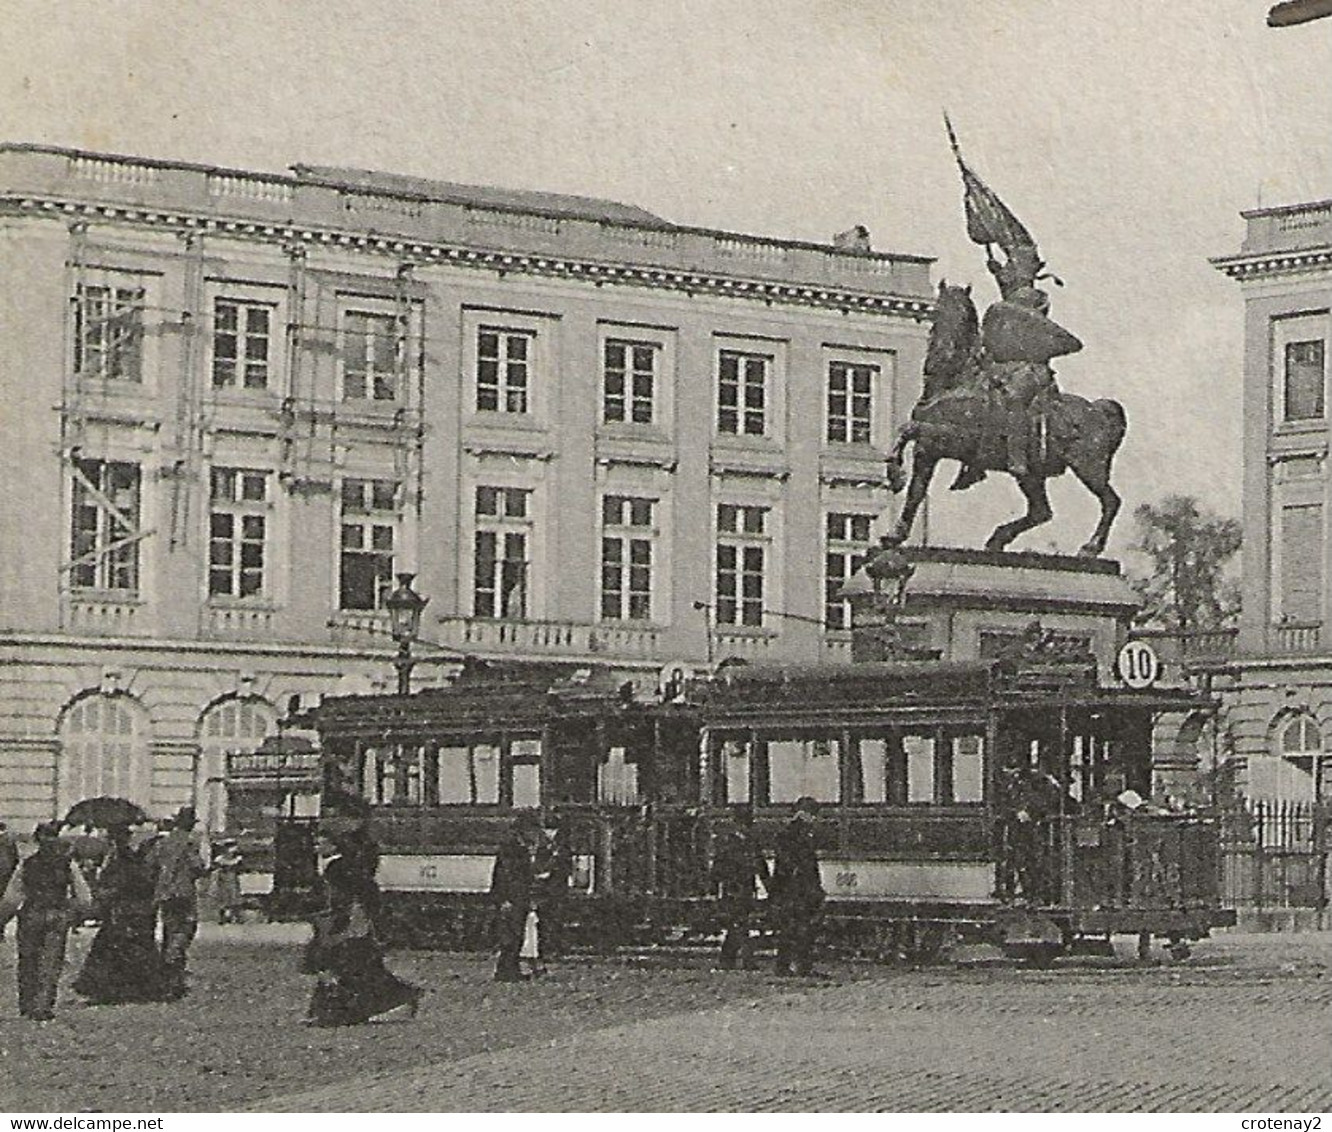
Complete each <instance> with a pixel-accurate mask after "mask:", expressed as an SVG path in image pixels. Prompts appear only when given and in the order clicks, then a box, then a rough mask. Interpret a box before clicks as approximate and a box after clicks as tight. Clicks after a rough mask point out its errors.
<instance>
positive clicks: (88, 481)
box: [70, 460, 140, 592]
mask: <svg viewBox="0 0 1332 1132" xmlns="http://www.w3.org/2000/svg"><path fill="white" fill-rule="evenodd" d="M73 487H74V490H73V509H72V515H71V524H70V527H71V530H70V562H71V565H70V585H71V586H72V587H74V588H76V589H96V590H120V591H126V592H134V591H136V590H137V589H138V588H139V539H140V534H139V500H140V475H139V465H138V464H129V463H124V462H121V461H115V460H75V461H74V484H73Z"/></svg>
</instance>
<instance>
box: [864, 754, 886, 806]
mask: <svg viewBox="0 0 1332 1132" xmlns="http://www.w3.org/2000/svg"><path fill="white" fill-rule="evenodd" d="M859 748H860V799H861V801H862V802H886V801H888V765H889V764H888V744H887V742H886V741H885V740H883V739H861V740H860V742H859Z"/></svg>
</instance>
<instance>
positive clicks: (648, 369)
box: [0, 145, 930, 828]
mask: <svg viewBox="0 0 1332 1132" xmlns="http://www.w3.org/2000/svg"><path fill="white" fill-rule="evenodd" d="M850 244H851V246H845V242H841V243H839V244H837V245H833V244H829V245H817V244H807V243H798V242H791V241H779V240H773V239H766V238H759V237H752V236H745V235H738V234H734V233H726V232H716V231H708V230H702V229H694V228H685V227H680V226H676V225H672V224H670V223H668V222H666V221H663V220H661V219H659V218H657V217H655V216H652V215H651V214H649V213H646V212H644V211H642V210H640V209H636V208H633V207H630V206H625V205H619V204H614V203H611V202H604V201H596V200H588V199H583V198H573V197H564V196H555V195H550V194H539V193H516V192H503V191H499V190H493V189H479V188H469V187H466V186H458V185H451V184H444V183H439V182H430V181H421V180H417V179H414V178H407V177H399V176H392V175H384V174H371V173H364V172H360V171H355V170H344V169H327V168H311V167H296V168H295V169H294V170H293V171H292V173H291V174H290V175H281V176H279V175H272V174H261V173H248V172H240V171H234V170H224V169H216V168H211V167H205V166H197V165H186V164H180V163H172V162H160V161H150V160H143V159H137V158H122V157H114V156H108V155H101V154H90V153H83V152H75V151H68V150H60V149H53V148H48V147H40V146H22V145H9V146H3V147H0V257H2V258H3V276H2V278H3V283H0V294H3V304H4V318H3V328H4V329H3V332H2V333H0V375H3V394H2V398H3V399H2V401H0V405H2V406H3V412H2V413H0V466H2V467H3V471H4V479H5V482H6V483H7V484H8V485H9V487H10V491H9V493H8V499H7V503H6V505H5V506H4V507H3V508H0V703H3V710H0V816H3V817H5V818H8V819H9V820H11V821H14V822H16V823H17V824H18V826H19V828H24V827H25V825H27V824H30V823H31V822H33V821H35V820H38V819H43V818H46V817H50V816H53V815H59V814H62V813H63V812H64V810H65V809H66V808H67V807H68V806H69V805H70V804H72V803H73V802H74V801H76V800H78V799H81V798H84V797H89V796H96V795H100V794H113V795H121V796H125V797H128V798H131V799H132V800H134V801H136V802H138V803H140V804H141V805H143V806H144V807H145V808H146V809H148V810H149V811H150V812H153V813H161V812H165V811H167V810H169V809H171V808H173V807H174V806H176V805H180V804H183V803H185V802H187V801H191V800H192V801H195V802H196V803H197V804H198V805H200V806H201V807H202V808H203V809H204V810H205V811H207V812H208V818H209V821H210V823H211V824H213V825H214V826H217V825H219V824H220V823H221V822H222V821H223V820H224V814H223V809H224V805H225V801H224V799H225V783H224V778H225V770H224V768H225V765H226V756H227V755H228V753H232V752H236V751H247V750H251V751H252V750H254V749H255V748H257V747H258V746H259V745H260V743H261V742H262V740H263V739H264V738H265V737H266V736H268V735H270V734H271V733H272V732H273V730H274V728H275V726H276V721H277V719H278V718H279V715H280V714H281V713H282V712H283V710H284V709H285V707H286V704H287V702H288V700H289V698H290V697H291V696H293V695H300V694H318V693H327V692H336V691H349V690H364V691H369V690H372V689H376V688H383V689H387V687H388V686H389V682H390V680H391V676H392V670H391V668H390V665H389V663H388V661H389V659H390V657H391V652H392V649H391V644H392V642H391V641H390V640H389V637H388V635H387V618H386V615H385V613H384V611H383V600H384V597H385V595H386V594H387V593H388V592H389V590H390V589H391V588H392V586H393V585H394V578H395V575H396V574H397V573H399V572H410V573H414V574H415V575H416V582H415V586H416V589H417V590H418V591H419V592H420V593H422V594H424V595H426V596H428V597H429V599H430V604H429V606H428V607H427V610H426V617H425V620H424V623H423V630H422V638H423V641H422V644H421V646H420V648H419V649H418V652H419V653H420V654H421V655H422V656H424V657H427V658H428V659H429V660H431V661H435V660H438V661H439V662H440V663H438V664H433V663H430V664H428V663H423V664H421V665H420V666H418V668H417V670H416V679H417V681H418V683H420V682H426V681H428V680H429V679H431V677H432V674H433V675H434V676H436V677H438V675H439V674H440V673H442V672H445V671H447V665H448V664H449V663H456V661H457V659H458V658H460V657H462V656H464V655H475V656H483V657H494V656H512V657H524V658H543V657H544V658H564V659H585V660H588V661H593V660H596V661H608V662H611V663H614V664H616V665H620V666H623V667H624V668H625V669H626V670H630V671H634V672H637V673H639V674H640V676H641V677H642V678H643V679H645V680H649V679H655V674H656V672H657V671H658V670H659V669H660V668H661V667H662V666H663V665H664V664H666V663H667V662H672V661H679V662H683V663H685V664H688V665H696V666H702V665H706V664H709V663H715V662H716V661H719V660H721V659H723V658H724V657H726V656H733V655H734V656H743V657H746V658H767V659H792V660H803V661H819V660H839V659H849V652H850V645H849V632H848V630H849V621H848V614H847V610H846V608H845V603H843V602H841V601H840V600H838V599H836V598H835V597H834V596H833V595H834V594H835V592H836V589H837V587H838V586H839V585H840V584H841V582H842V581H843V580H844V579H845V577H847V576H848V575H849V573H850V572H851V571H852V570H853V569H854V568H855V566H856V565H857V564H858V561H859V557H860V556H861V555H862V554H863V553H864V550H865V548H866V547H867V546H868V545H869V543H870V542H871V540H872V539H873V538H874V537H875V536H876V535H877V533H878V527H879V525H880V520H881V518H884V517H885V512H886V509H887V507H888V503H889V498H890V497H889V495H888V492H887V490H886V487H885V485H884V482H883V464H882V455H883V450H884V448H885V447H886V446H887V445H888V444H889V443H890V441H891V434H892V432H893V431H894V429H895V427H896V426H897V424H898V423H900V421H901V419H902V418H903V417H904V415H905V413H906V412H908V411H909V409H910V407H911V406H912V404H913V403H914V401H915V399H916V396H917V394H918V391H919V374H920V368H921V361H922V357H923V353H924V346H925V339H926V325H925V320H926V319H927V317H928V313H929V299H930V287H929V279H928V274H929V261H928V260H926V259H924V258H922V257H918V256H907V255H895V254H884V253H876V252H872V251H869V250H868V249H867V248H866V247H864V246H863V241H858V240H853V241H850Z"/></svg>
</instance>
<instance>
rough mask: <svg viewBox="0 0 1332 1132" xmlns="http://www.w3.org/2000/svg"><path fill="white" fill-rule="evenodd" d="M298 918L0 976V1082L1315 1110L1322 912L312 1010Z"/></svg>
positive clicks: (1323, 959)
mask: <svg viewBox="0 0 1332 1132" xmlns="http://www.w3.org/2000/svg"><path fill="white" fill-rule="evenodd" d="M305 932H306V929H305V928H304V927H303V926H292V925H243V926H238V927H225V928H216V927H206V928H205V929H204V931H203V932H202V933H201V939H200V941H199V943H198V944H197V945H196V949H195V954H194V956H193V957H192V961H191V966H192V969H193V971H194V979H195V989H194V991H193V992H192V993H191V996H190V998H189V999H187V1000H186V1001H185V1003H180V1004H151V1005H145V1006H137V1007H86V1006H83V1005H81V1004H78V1003H77V1001H76V1000H75V999H74V996H72V995H71V994H69V993H65V994H64V995H63V996H62V1002H61V1008H60V1011H59V1013H58V1016H57V1019H56V1021H55V1022H52V1023H48V1024H45V1025H39V1024H33V1023H25V1022H23V1021H20V1020H18V1019H15V1018H13V1017H12V1013H13V1011H12V1003H11V1002H9V1001H8V1000H9V998H10V993H9V991H8V987H6V988H5V994H4V998H3V999H0V1108H10V1109H16V1110H26V1111H57V1110H63V1111H66V1112H69V1111H159V1112H160V1111H270V1112H306V1111H337V1112H436V1111H444V1112H447V1111H476V1112H484V1111H635V1112H645V1111H648V1112H650V1111H670V1112H711V1111H759V1112H768V1111H926V1112H928V1111H957V1112H975V1111H981V1112H1000V1111H1034V1112H1068V1111H1077V1112H1083V1111H1093V1112H1096V1111H1110V1112H1138V1111H1144V1112H1207V1111H1222V1112H1231V1111H1241V1112H1259V1113H1273V1112H1276V1113H1288V1114H1289V1113H1296V1112H1321V1111H1332V1056H1330V1055H1332V1033H1330V1032H1329V1030H1330V1028H1329V1026H1328V1025H1327V1018H1328V1007H1329V1005H1330V1004H1332V933H1316V932H1311V933H1305V934H1287V935H1280V934H1278V935H1253V936H1241V935H1233V934H1232V935H1224V936H1219V937H1217V938H1215V939H1213V940H1209V941H1205V942H1203V943H1201V944H1200V945H1198V947H1197V949H1196V951H1195V953H1194V955H1193V957H1192V958H1190V959H1188V960H1187V961H1185V962H1183V963H1162V964H1157V965H1149V966H1141V965H1138V964H1137V963H1136V962H1134V961H1133V959H1132V954H1133V943H1134V941H1133V940H1132V939H1125V940H1122V941H1120V943H1121V948H1122V950H1121V953H1120V955H1119V957H1118V958H1116V959H1113V960H1111V959H1100V960H1077V961H1065V960H1061V961H1060V962H1059V963H1057V964H1056V965H1055V966H1054V968H1052V969H1050V970H1046V971H1041V970H1034V969H1027V968H1021V967H1017V966H1013V965H1008V964H1003V965H997V966H990V967H983V968H973V969H953V968H942V967H935V968H924V969H909V968H898V967H885V966H878V965H873V964H868V963H849V962H839V963H834V964H830V965H829V973H830V974H829V977H828V978H825V979H813V980H804V979H779V978H776V977H774V976H772V975H771V974H768V973H766V972H728V973H713V972H712V971H711V970H710V969H709V965H708V961H707V959H706V958H704V957H698V956H694V957H689V956H679V955H661V954H655V953H654V954H648V955H643V956H639V957H637V958H636V959H626V958H623V957H621V958H616V959H594V960H578V961H570V962H568V963H565V964H562V965H559V966H557V967H556V968H555V969H554V970H553V971H552V974H551V975H550V976H549V977H548V978H546V979H543V980H539V981H537V982H534V983H530V984H522V985H500V986H496V985H495V984H493V983H490V982H489V981H488V980H487V976H488V974H489V967H488V963H487V961H486V960H485V959H484V957H480V956H459V955H441V954H437V953H427V952H410V953H398V954H395V955H394V956H393V957H392V958H391V960H390V965H391V966H392V967H393V968H394V969H395V970H397V971H399V972H401V973H402V974H404V975H405V976H406V977H409V978H412V979H414V980H416V981H418V982H420V983H422V984H424V985H427V986H430V987H431V988H432V989H433V991H434V993H432V994H431V995H430V996H429V997H428V998H427V1000H426V1003H425V1005H424V1006H423V1007H422V1010H421V1013H420V1016H419V1017H418V1018H417V1019H416V1020H414V1021H407V1020H396V1019H390V1020H386V1021H384V1022H381V1023H376V1024H372V1025H369V1026H362V1027H354V1028H349V1029H346V1030H315V1031H312V1030H309V1029H308V1028H305V1027H302V1026H301V1025H300V1024H299V1019H300V1016H301V1014H302V1013H303V1009H304V1002H305V997H306V995H307V994H308V992H309V981H308V980H306V979H302V978H300V977H299V976H298V975H296V973H295V968H296V960H297V958H298V956H299V950H300V944H301V942H302V940H303V939H304V937H305ZM79 934H80V936H84V935H85V934H86V933H79ZM84 947H86V940H85V939H76V942H75V945H74V947H73V948H72V951H73V953H74V959H75V960H77V957H78V953H79V952H80V951H81V949H82V948H84ZM6 950H7V951H8V952H9V953H10V954H12V948H7V949H6ZM4 965H5V966H8V961H6V962H5V964H4ZM75 969H76V966H75V964H74V963H71V976H72V972H73V970H75ZM0 974H4V972H0ZM4 982H5V983H6V984H9V985H10V986H12V982H11V978H9V977H6V978H5V979H4Z"/></svg>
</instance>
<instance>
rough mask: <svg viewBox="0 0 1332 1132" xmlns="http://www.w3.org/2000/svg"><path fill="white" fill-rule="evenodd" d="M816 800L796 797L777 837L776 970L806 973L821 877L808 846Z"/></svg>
mask: <svg viewBox="0 0 1332 1132" xmlns="http://www.w3.org/2000/svg"><path fill="white" fill-rule="evenodd" d="M817 812H818V803H817V802H815V801H814V799H813V798H808V797H805V798H800V799H799V800H798V801H797V802H796V804H795V812H794V813H793V814H792V815H791V820H790V821H789V822H788V823H787V824H786V827H785V828H784V829H783V830H782V832H781V834H780V835H779V836H778V839H777V854H776V860H775V861H774V863H773V869H772V884H771V886H770V896H771V902H770V907H771V912H772V922H773V929H774V931H775V932H776V934H777V974H779V975H790V974H796V975H810V974H813V973H814V972H813V966H814V955H813V952H814V940H815V938H816V937H817V935H818V931H819V921H820V919H821V918H822V914H823V901H824V891H823V878H822V877H821V876H820V875H819V856H818V853H817V852H816V851H815V849H814V829H813V822H814V816H815V814H816V813H817Z"/></svg>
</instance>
